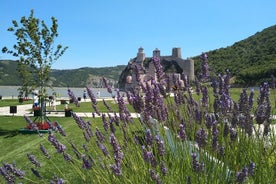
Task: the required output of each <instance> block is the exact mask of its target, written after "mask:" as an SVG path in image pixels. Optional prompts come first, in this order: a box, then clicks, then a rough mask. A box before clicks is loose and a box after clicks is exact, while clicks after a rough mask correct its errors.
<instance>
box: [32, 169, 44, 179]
mask: <svg viewBox="0 0 276 184" xmlns="http://www.w3.org/2000/svg"><path fill="white" fill-rule="evenodd" d="M31 171H32V173H33V174H34V175H35V176H36V177H38V178H40V179H41V178H42V176H41V175H40V173H39V172H38V170H36V169H34V168H31Z"/></svg>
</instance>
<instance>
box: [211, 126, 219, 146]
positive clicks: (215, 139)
mask: <svg viewBox="0 0 276 184" xmlns="http://www.w3.org/2000/svg"><path fill="white" fill-rule="evenodd" d="M218 133H219V131H218V129H217V126H216V124H213V126H212V148H213V151H216V150H217V148H218Z"/></svg>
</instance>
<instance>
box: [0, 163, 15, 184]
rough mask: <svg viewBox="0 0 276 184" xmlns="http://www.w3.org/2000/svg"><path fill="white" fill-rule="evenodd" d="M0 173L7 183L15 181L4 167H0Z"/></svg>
mask: <svg viewBox="0 0 276 184" xmlns="http://www.w3.org/2000/svg"><path fill="white" fill-rule="evenodd" d="M0 175H2V176H3V177H4V178H5V180H6V181H7V183H15V177H14V176H13V175H12V174H9V173H8V172H7V170H6V169H5V168H4V167H0Z"/></svg>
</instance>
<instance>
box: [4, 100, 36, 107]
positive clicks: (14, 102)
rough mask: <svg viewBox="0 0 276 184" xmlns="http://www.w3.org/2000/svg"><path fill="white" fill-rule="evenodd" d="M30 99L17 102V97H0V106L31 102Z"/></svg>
mask: <svg viewBox="0 0 276 184" xmlns="http://www.w3.org/2000/svg"><path fill="white" fill-rule="evenodd" d="M32 103H33V101H32V100H26V101H23V102H22V103H19V100H18V99H2V100H0V107H6V106H14V105H24V104H32Z"/></svg>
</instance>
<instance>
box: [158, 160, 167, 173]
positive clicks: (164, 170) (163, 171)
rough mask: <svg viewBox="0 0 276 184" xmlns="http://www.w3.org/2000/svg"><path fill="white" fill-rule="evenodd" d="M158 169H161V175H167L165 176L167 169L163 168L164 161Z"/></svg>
mask: <svg viewBox="0 0 276 184" xmlns="http://www.w3.org/2000/svg"><path fill="white" fill-rule="evenodd" d="M160 169H161V172H162V174H163V175H167V174H168V169H167V167H166V166H165V163H164V161H162V162H161V163H160Z"/></svg>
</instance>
